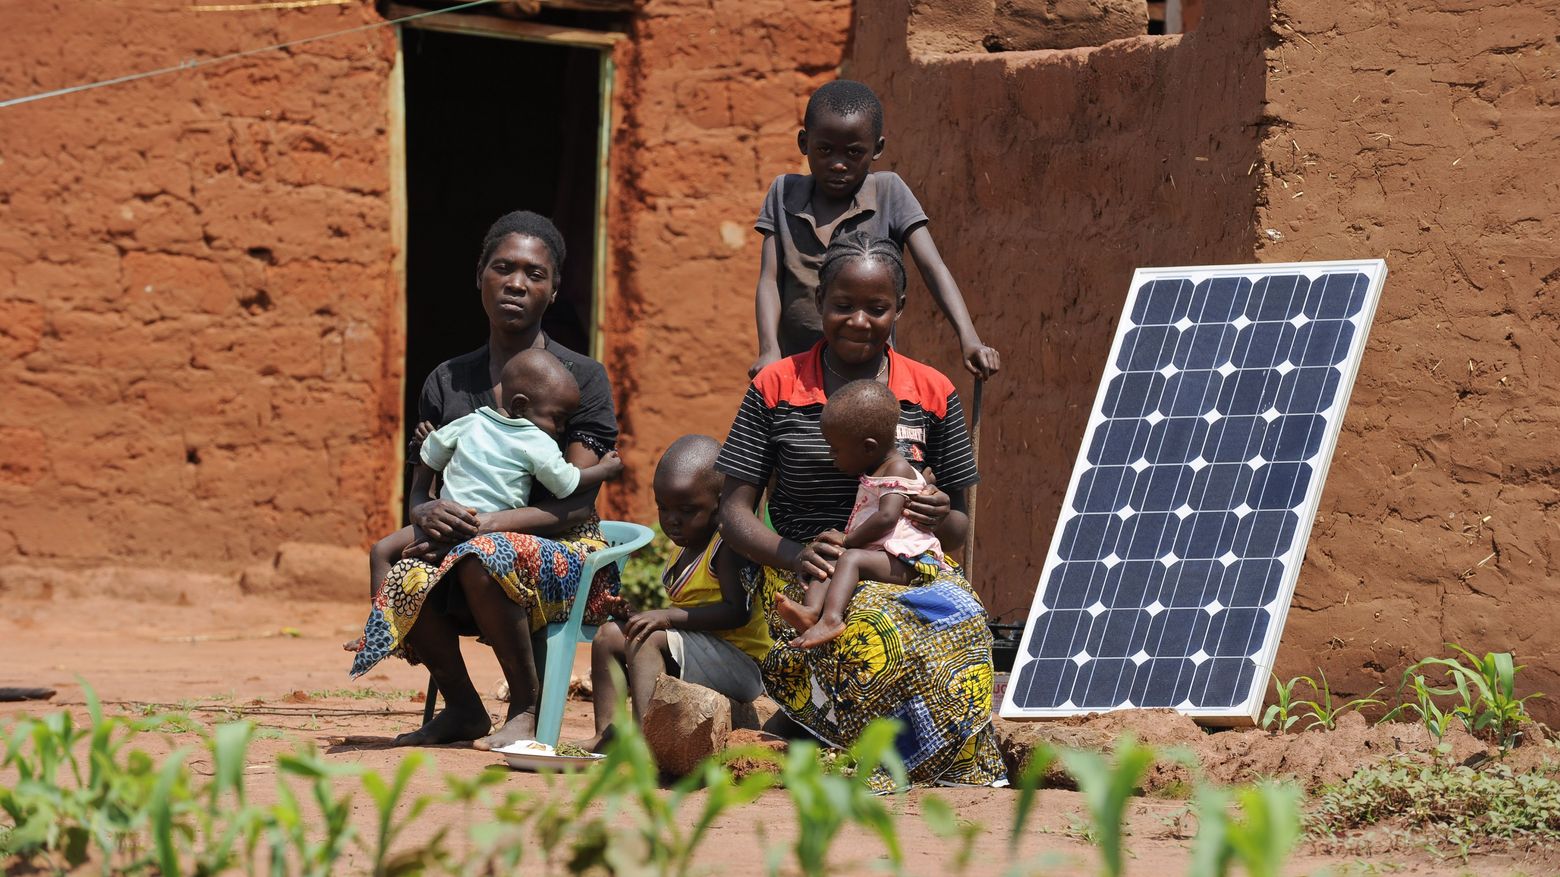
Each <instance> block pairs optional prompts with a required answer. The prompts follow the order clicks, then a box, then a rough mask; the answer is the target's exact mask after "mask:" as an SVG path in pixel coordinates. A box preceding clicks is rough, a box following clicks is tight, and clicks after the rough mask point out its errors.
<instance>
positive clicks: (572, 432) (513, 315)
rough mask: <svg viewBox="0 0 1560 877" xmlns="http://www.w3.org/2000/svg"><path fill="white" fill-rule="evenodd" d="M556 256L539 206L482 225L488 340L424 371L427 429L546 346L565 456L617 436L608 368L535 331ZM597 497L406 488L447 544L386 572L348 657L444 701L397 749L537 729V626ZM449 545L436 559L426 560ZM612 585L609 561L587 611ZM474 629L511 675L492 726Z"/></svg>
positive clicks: (573, 567) (561, 587) (572, 564)
mask: <svg viewBox="0 0 1560 877" xmlns="http://www.w3.org/2000/svg"><path fill="white" fill-rule="evenodd" d="M563 256H564V246H563V237H562V235H560V234H559V233H558V229H557V228H556V227H555V226H554V225H553V224H552V222H551V221H549V220H547V219H546V218H544V217H541V216H538V215H536V214H534V213H530V212H527V211H517V212H515V213H510V214H506V215H505V216H503V217H501V218H500V219H499V220H498V221H497V222H495V223H494V224H493V227H492V228H490V229H489V230H488V233H487V237H486V238H485V239H484V240H483V244H482V258H481V260H480V261H479V262H478V267H477V287H478V289H479V290H480V291H481V295H482V307H483V310H484V311H486V313H487V318H488V327H489V331H488V343H487V344H486V345H484V346H483V347H481V348H479V349H477V350H474V351H472V352H471V353H468V354H465V355H463V356H457V357H455V358H454V359H451V360H449V361H447V362H445V363H443V364H441V365H440V366H439V367H438V368H436V369H434V371H433V373H432V374H430V375H429V376H428V380H427V382H426V383H424V385H423V390H422V395H421V397H420V399H419V405H418V407H419V415H420V417H421V419H422V420H423V421H425V422H426V424H429V425H431V426H433V427H435V428H437V427H440V426H443V425H445V424H447V423H449V422H451V421H453V420H455V419H457V418H459V417H462V416H463V415H466V414H469V413H471V412H472V411H474V410H476V409H477V408H479V407H481V406H483V405H492V404H493V403H494V396H495V391H496V390H497V387H498V382H499V381H498V376H499V373H500V371H501V370H502V369H503V367H504V363H506V362H508V361H509V359H510V358H511V357H512V356H514V354H516V353H518V352H519V351H521V350H525V349H528V348H533V347H543V348H545V349H547V350H548V351H549V352H551V353H552V354H553V355H555V356H557V357H558V359H559V360H561V361H562V362H563V364H564V367H565V368H567V369H568V370H569V371H570V372H571V373H572V374H573V375H574V378H575V380H576V381H578V382H579V385H580V406H579V408H578V410H576V412H575V413H574V414H573V415H572V416H571V417H570V419H569V425H568V430H567V433H566V436H565V440H564V456H565V457H566V458H567V459H568V460H569V462H571V463H573V464H575V465H576V466H580V467H582V468H583V467H586V466H592V465H594V464H595V463H597V462H598V461H599V460H600V459H601V457H602V455H603V454H605V453H606V452H607V451H609V450H611V449H612V448H613V447H614V446H615V445H616V443H617V418H616V416H615V415H614V413H613V410H612V393H611V387H610V386H609V385H608V383H607V375H606V370H605V369H603V368H602V367H601V364H600V363H598V362H596V361H595V360H593V359H591V358H590V357H587V356H584V355H582V354H579V353H575V352H574V351H572V350H569V349H568V348H565V347H563V346H562V345H560V344H558V343H557V342H555V341H553V340H552V339H550V338H548V337H547V336H546V335H545V334H544V333H543V332H542V329H541V322H542V315H543V314H545V313H546V312H547V308H548V306H549V305H551V304H552V302H553V300H554V299H555V298H556V297H557V295H558V278H559V270H560V269H561V268H562V267H563ZM419 432H421V431H419ZM595 500H596V491H595V490H580V491H576V492H575V493H573V494H571V495H570V496H569V497H568V498H567V499H562V500H560V499H556V498H554V497H551V496H549V495H547V493H546V490H545V488H543V487H542V486H541V485H540V484H538V485H536V486H535V488H534V491H533V494H532V497H531V504H530V505H529V506H527V507H525V508H520V509H510V510H508V511H501V512H493V513H491V514H475V515H473V514H471V513H469V511H468V510H467V509H465V508H462V507H461V506H460V505H459V504H457V503H454V502H450V501H448V500H443V499H438V498H435V497H433V496H429V495H426V493H425V494H424V495H421V496H418V495H413V496H410V497H408V499H407V504H408V508H409V512H410V517H411V520H412V523H414V524H416V525H417V526H418V527H420V528H422V529H423V530H424V531H425V532H427V533H428V534H429V535H430V536H432V537H433V538H435V539H437V540H439V541H440V542H441V543H442V544H441V545H438V546H434V550H433V551H432V552H431V553H430V555H429V557H428V559H427V560H424V559H412V558H408V559H405V560H402V561H401V562H400V563H397V564H396V565H395V566H394V567H393V568H392V569H391V571H390V574H389V576H388V577H387V578H386V579H385V581H384V582H383V583H382V584H381V585H380V586H379V589H378V592H377V593H376V595H375V597H374V606H373V610H372V611H371V612H370V614H369V620H368V625H367V627H366V628H365V630H364V637H363V639H362V640H361V641H359V642H358V643H357V644H356V646H355V650H356V651H357V652H358V654H357V659H356V660H355V661H354V662H353V665H352V675H353V676H354V677H356V676H361V675H362V674H364V673H366V672H368V670H369V669H370V668H371V667H373V666H374V664H376V663H378V662H379V661H380V660H381V659H383V658H384V657H386V656H387V655H399V656H401V657H404V658H406V659H407V660H408V661H410V662H412V663H418V662H421V663H424V664H427V665H428V671H429V672H430V673H432V674H433V678H434V681H435V682H436V683H437V684H438V687H439V691H441V692H443V694H444V697H445V701H446V704H447V705H446V707H445V709H444V710H443V711H441V712H440V713H439V714H438V715H437V716H435V717H434V718H433V720H432V721H431V722H429V723H428V724H427V725H425V726H423V727H422V728H419V729H418V730H416V731H412V732H410V733H408V734H402V735H401V736H400V737H398V738H396V743H397V744H399V745H403V746H419V745H427V744H433V743H450V742H456V741H462V740H472V741H475V742H474V744H473V745H475V746H476V748H478V749H491V748H495V747H498V746H503V745H505V744H507V743H511V742H513V741H515V740H524V739H530V738H532V737H534V736H535V733H536V707H537V703H538V694H539V689H540V685H539V683H538V679H537V671H536V661H535V657H534V655H533V654H532V652H531V632H532V631H533V630H537V629H540V628H541V627H543V626H545V625H546V624H547V623H548V622H550V621H555V620H556V621H561V620H563V619H564V618H566V617H567V616H568V613H569V607H570V605H571V604H572V603H573V601H574V599H575V594H576V592H577V589H578V587H579V577H580V570H581V566H582V564H583V562H584V559H585V557H586V555H588V554H589V553H590V552H592V551H595V550H597V549H599V548H601V547H603V546H604V545H605V542H603V541H602V539H601V533H600V530H599V528H598V527H597V518H596V513H595ZM444 549H448V553H447V554H446V555H445V556H444V558H443V560H442V562H439V563H437V564H435V563H432V562H429V561H430V560H432V559H434V558H436V557H437V556H438V554H440V553H443V550H444ZM616 593H617V575H616V567H610V566H609V567H608V568H607V569H605V570H602V571H601V572H600V573H598V574H597V576H596V580H595V581H594V582H592V583H591V587H590V589H589V593H588V597H587V599H588V600H589V601H590V603H589V605H587V607H586V612H587V615H591V616H596V617H599V616H600V615H602V614H603V613H602V612H601V611H600V607H601V604H602V602H603V601H604V600H605V598H607V597H609V596H612V595H615V594H616ZM473 633H475V634H480V635H481V637H482V640H483V642H486V643H487V644H488V645H489V646H491V647H492V648H493V652H494V654H495V655H496V656H497V658H498V663H499V666H500V667H501V668H502V669H503V671H504V678H505V679H506V680H507V681H508V683H509V716H508V721H507V722H506V723H505V724H504V726H503V727H502V728H500V729H499V730H497V731H495V732H493V733H492V734H491V735H489V733H488V732H489V731H490V730H491V725H490V722H489V720H488V714H487V709H486V707H485V706H483V704H482V698H481V697H480V696H479V695H478V694H477V690H476V687H475V686H473V685H472V683H471V676H470V674H469V673H467V671H466V664H465V661H464V660H463V659H462V658H461V654H460V645H459V637H460V635H462V634H473Z"/></svg>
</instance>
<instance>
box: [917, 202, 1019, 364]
mask: <svg viewBox="0 0 1560 877" xmlns="http://www.w3.org/2000/svg"><path fill="white" fill-rule="evenodd" d="M905 243H906V244H907V245H908V246H909V248H910V257H911V258H912V259H914V260H915V266H916V267H917V268H919V269H920V271H921V279H922V280H924V281H926V286H927V288H928V289H930V290H931V292H932V299H933V300H934V301H936V302H937V306H938V307H939V308H941V309H942V312H943V316H945V317H947V318H948V322H950V323H952V324H953V328H954V331H955V332H957V333H958V334H959V352H960V353H961V354H962V355H963V357H964V367H965V368H966V369H969V371H970V374H973V375H975V376H976V377H979V378H982V379H985V378H989V377H991V376H992V375H994V374H996V373H997V371H998V370H999V369H1001V367H1002V358H1001V357H1000V356H999V355H998V354H997V351H996V349H995V348H992V347H987V346H986V345H985V344H982V343H981V340H980V335H979V334H977V333H976V331H975V325H974V324H973V323H971V322H970V312H969V309H968V308H966V307H965V306H964V296H963V295H961V294H960V293H959V285H958V284H957V283H954V282H953V273H952V272H950V271H949V270H948V266H947V265H944V264H943V260H942V255H941V254H940V253H938V252H937V244H936V243H934V242H933V241H932V233H931V231H930V230H928V229H927V227H926V224H925V223H922V224H920V225H918V226H916V227H915V229H914V230H912V231H911V232H910V236H909V237H908V238H906V240H905Z"/></svg>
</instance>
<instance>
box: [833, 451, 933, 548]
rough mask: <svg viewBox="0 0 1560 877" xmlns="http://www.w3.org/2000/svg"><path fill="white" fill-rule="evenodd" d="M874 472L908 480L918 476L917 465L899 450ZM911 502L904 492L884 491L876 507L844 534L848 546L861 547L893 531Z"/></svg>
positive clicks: (876, 474)
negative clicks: (885, 492) (913, 464)
mask: <svg viewBox="0 0 1560 877" xmlns="http://www.w3.org/2000/svg"><path fill="white" fill-rule="evenodd" d="M872 474H873V475H875V476H877V477H879V478H903V479H906V480H908V481H913V480H915V477H916V471H915V467H914V466H911V465H910V461H909V460H906V459H905V458H904V456H903V455H901V454H898V453H894V454H890V455H889V456H888V459H887V460H885V461H884V463H883V465H882V466H881V467H880V468H879V469H878V470H877V471H876V472H874V473H872ZM908 502H909V497H907V496H905V495H904V494H902V493H887V494H884V495H883V497H882V498H881V499H880V500H879V501H878V507H877V511H876V512H874V513H872V515H871V516H869V517H868V518H867V519H866V520H864V521H862V522H861V523H859V524H857V525H856V528H855V529H854V530H851V531H850V532H849V533H847V534H845V547H846V548H860V547H862V546H864V545H871V544H872V543H873V542H876V541H878V540H879V539H883V538H885V537H887V536H888V534H890V533H892V532H894V527H896V526H898V524H899V519H900V518H902V517H904V514H905V505H906V504H907V503H908Z"/></svg>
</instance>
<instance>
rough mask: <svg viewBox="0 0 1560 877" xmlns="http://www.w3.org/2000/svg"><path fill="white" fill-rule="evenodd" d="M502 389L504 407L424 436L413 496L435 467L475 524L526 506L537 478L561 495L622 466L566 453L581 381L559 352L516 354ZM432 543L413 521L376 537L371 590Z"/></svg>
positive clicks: (614, 457)
mask: <svg viewBox="0 0 1560 877" xmlns="http://www.w3.org/2000/svg"><path fill="white" fill-rule="evenodd" d="M499 387H500V398H499V400H498V401H499V403H500V404H501V406H502V407H501V408H498V409H495V408H489V407H487V406H483V407H481V408H478V409H477V410H476V411H473V412H472V413H470V414H467V415H466V416H465V417H461V418H459V419H457V420H454V421H451V422H450V423H448V424H446V425H445V426H443V427H441V428H440V429H437V430H434V431H433V432H432V433H430V434H429V435H428V436H427V437H426V438H424V439H423V441H422V447H421V448H420V449H419V451H418V453H419V456H420V457H421V462H420V463H419V464H418V466H417V472H416V474H414V475H413V476H412V495H413V496H425V495H427V493H428V488H429V486H430V485H431V484H432V483H433V477H434V474H435V473H437V474H439V475H440V476H441V477H440V480H441V481H442V482H443V485H442V487H441V489H440V491H439V496H440V498H442V499H447V500H450V501H451V502H455V503H459V504H460V505H461V506H462V507H463V510H464V511H465V513H466V514H467V515H468V516H469V517H470V519H471V522H472V523H473V524H475V523H476V516H477V515H478V514H481V513H484V512H498V511H506V510H508V509H519V508H525V506H526V504H527V503H528V502H529V501H530V499H531V484H532V482H533V481H540V482H541V483H542V485H543V486H544V487H546V488H547V489H548V490H550V491H552V493H553V495H554V496H556V497H558V498H559V499H562V498H563V497H566V496H568V495H569V494H571V493H573V492H574V491H576V490H578V489H579V488H581V487H585V488H590V487H594V486H596V485H598V484H600V483H602V482H603V481H607V480H610V479H612V478H616V477H617V476H618V474H619V473H621V472H622V471H623V461H622V459H620V458H619V457H618V454H617V452H616V451H610V452H608V453H607V454H606V456H604V457H602V458H601V462H599V463H597V464H596V465H594V466H591V467H590V468H588V469H579V468H576V467H575V466H574V465H573V464H571V463H569V462H568V461H567V460H565V459H564V456H563V451H562V450H560V449H559V447H558V439H559V437H560V436H562V435H563V430H564V427H565V425H566V424H567V423H568V419H569V415H570V414H572V413H574V410H575V409H576V408H578V407H579V405H580V387H579V383H578V382H576V381H575V380H574V377H573V376H572V375H570V374H569V371H568V369H566V368H564V367H563V363H561V362H559V361H558V358H557V357H555V356H553V355H552V354H551V353H548V352H547V351H546V350H543V349H541V348H532V349H530V350H523V351H521V352H520V353H517V354H515V356H514V357H513V358H512V359H510V360H509V362H507V363H505V364H504V370H503V372H502V373H501V374H500V375H499ZM432 544H433V540H432V539H430V538H429V536H428V534H426V533H424V532H423V531H422V530H420V529H418V528H417V527H415V526H411V527H403V528H401V529H400V530H397V531H396V532H394V533H391V534H390V535H389V536H386V537H385V538H383V539H381V540H379V542H378V543H376V544H375V545H374V548H373V550H372V551H370V552H369V563H370V572H369V574H370V581H369V594H370V596H372V595H373V593H374V592H375V591H377V590H378V588H379V584H380V582H383V581H384V580H385V576H386V575H388V574H389V572H390V567H391V566H393V565H394V564H395V562H396V561H398V560H400V559H401V558H402V557H418V556H424V555H426V554H428V553H429V551H430V550H431V547H432Z"/></svg>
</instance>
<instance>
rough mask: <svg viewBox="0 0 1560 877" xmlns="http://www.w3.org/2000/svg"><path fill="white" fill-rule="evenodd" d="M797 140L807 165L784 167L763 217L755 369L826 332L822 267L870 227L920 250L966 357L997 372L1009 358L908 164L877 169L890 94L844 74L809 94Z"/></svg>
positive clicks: (913, 252)
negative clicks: (983, 320) (951, 266)
mask: <svg viewBox="0 0 1560 877" xmlns="http://www.w3.org/2000/svg"><path fill="white" fill-rule="evenodd" d="M802 124H803V126H804V127H803V128H802V130H801V131H800V132H798V133H797V135H796V145H797V146H798V147H799V148H800V149H801V150H802V154H803V155H805V156H807V168H808V170H809V171H810V173H807V174H781V175H780V176H778V177H776V178H775V181H774V182H773V183H771V184H770V186H769V194H767V195H765V196H764V205H763V207H762V208H761V209H760V210H759V213H758V219H757V220H756V221H755V222H754V223H753V227H754V228H755V229H757V230H758V232H759V233H760V234H762V235H763V236H764V242H763V247H762V251H761V253H762V255H761V257H760V263H759V273H758V289H757V292H756V298H757V302H756V307H755V310H756V312H757V317H758V359H757V360H755V361H754V363H753V366H752V367H751V368H749V369H748V377H753V376H754V375H757V374H758V373H759V371H761V370H762V369H763V368H764V366H766V365H769V364H770V363H772V362H775V361H777V360H779V359H780V358H781V357H785V356H794V355H796V354H798V353H804V352H806V351H807V350H809V349H811V348H812V346H813V345H814V344H816V343H818V341H819V339H821V338H822V337H823V333H822V324H821V323H820V322H819V314H818V305H817V303H816V294H817V291H818V268H819V266H821V265H822V264H823V254H824V251H826V250H827V249H828V248H829V243H830V241H832V240H833V239H834V238H836V237H838V236H839V235H841V234H844V233H845V232H847V231H854V230H863V231H866V232H867V233H869V234H870V235H871V236H872V237H875V238H886V239H888V240H891V241H893V242H894V243H895V244H896V245H897V246H899V247H900V248H901V249H903V248H905V247H909V248H910V256H911V257H912V258H913V259H915V264H916V267H918V268H920V269H921V279H922V280H924V281H926V286H927V288H928V289H929V290H931V293H932V299H933V300H934V301H936V302H937V306H938V307H939V308H941V309H942V312H943V315H944V316H946V317H947V318H948V322H950V323H952V324H953V328H954V331H956V332H957V333H958V337H959V350H960V353H961V358H962V359H963V361H964V367H965V368H967V369H969V371H970V373H972V374H975V375H977V376H979V377H981V378H988V377H991V376H992V375H994V374H996V373H997V370H998V369H999V368H1000V367H1001V358H1000V357H999V356H998V355H997V351H996V350H995V349H993V348H991V347H987V346H986V345H985V344H982V343H981V340H980V335H978V334H977V333H976V332H975V326H974V324H973V323H971V322H970V314H969V311H968V310H967V309H966V308H965V306H964V297H963V296H962V295H960V294H959V286H958V284H956V283H954V282H953V275H952V274H951V273H949V271H948V266H946V265H944V264H943V260H942V256H941V254H939V253H938V252H937V244H935V243H934V242H933V241H932V233H931V232H930V231H928V230H927V228H926V224H927V218H926V213H925V211H923V210H922V209H921V205H920V203H919V202H918V201H916V198H915V195H914V194H913V193H912V192H911V191H910V187H909V186H907V185H905V181H904V180H902V179H900V178H899V175H898V174H895V173H892V172H890V171H878V172H876V173H874V172H873V171H872V162H873V161H875V160H876V159H877V158H878V157H879V156H881V155H882V154H883V147H884V145H885V141H884V140H883V104H882V103H881V102H879V101H878V98H877V95H876V94H873V93H872V89H870V88H868V87H867V86H866V85H864V84H862V83H860V82H854V81H851V80H849V79H838V80H835V81H834V82H830V83H826V84H825V85H824V86H823V87H821V88H819V89H818V90H817V91H815V92H813V95H812V97H811V98H809V99H808V101H807V113H806V115H804V116H803V117H802Z"/></svg>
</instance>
